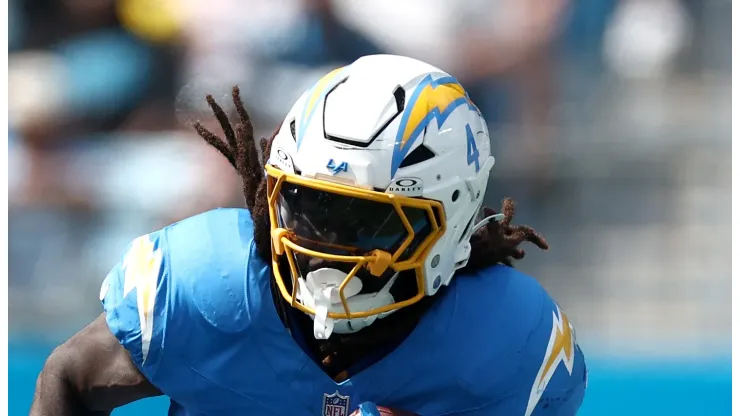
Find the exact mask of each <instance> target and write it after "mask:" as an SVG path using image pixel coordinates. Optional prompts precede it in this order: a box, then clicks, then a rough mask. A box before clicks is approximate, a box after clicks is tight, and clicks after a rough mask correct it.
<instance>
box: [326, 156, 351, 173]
mask: <svg viewBox="0 0 740 416" xmlns="http://www.w3.org/2000/svg"><path fill="white" fill-rule="evenodd" d="M326 167H327V169H329V170H331V172H332V174H333V175H336V174H337V173H339V172H346V171H347V169H349V165H348V164H347V162H341V163H338V164H337V163H336V162H334V159H329V163H327V164H326Z"/></svg>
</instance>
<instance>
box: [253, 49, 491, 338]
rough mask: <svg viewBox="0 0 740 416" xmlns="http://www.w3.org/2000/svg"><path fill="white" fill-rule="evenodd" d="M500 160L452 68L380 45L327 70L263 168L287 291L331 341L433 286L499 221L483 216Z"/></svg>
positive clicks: (277, 263) (276, 261)
mask: <svg viewBox="0 0 740 416" xmlns="http://www.w3.org/2000/svg"><path fill="white" fill-rule="evenodd" d="M493 163H494V158H493V156H491V151H490V143H489V136H488V129H487V127H486V122H485V120H484V119H483V117H482V116H481V114H480V112H479V110H478V108H477V107H476V106H475V105H474V104H473V103H472V102H471V101H470V98H469V97H468V95H467V93H466V92H465V90H464V89H463V87H462V86H461V85H460V84H459V83H458V82H457V80H455V78H453V77H452V76H450V75H449V74H447V73H445V72H444V71H442V70H440V69H438V68H435V67H434V66H432V65H429V64H426V63H424V62H420V61H417V60H415V59H411V58H406V57H401V56H391V55H374V56H366V57H363V58H360V59H358V60H357V61H355V62H354V63H352V64H351V65H348V66H346V67H343V68H338V69H336V70H334V71H332V72H330V73H328V74H327V75H325V76H324V77H323V78H321V79H320V80H319V81H318V82H317V83H316V84H315V85H314V86H313V87H312V88H310V89H309V90H307V91H306V92H305V93H303V95H302V96H301V97H300V98H299V99H298V101H297V102H296V103H295V105H293V108H292V109H291V110H290V112H289V113H288V116H287V117H286V118H285V121H284V122H283V124H282V126H281V128H280V132H279V133H278V135H277V136H276V137H275V140H274V142H273V144H272V148H271V152H270V155H269V159H268V161H267V165H266V167H265V169H266V173H267V179H268V203H269V213H270V224H271V228H272V232H271V235H272V252H273V261H272V267H273V274H274V276H275V279H276V281H277V286H278V288H279V290H280V292H281V294H282V296H283V297H284V298H285V299H286V300H287V301H288V302H290V304H291V306H293V307H295V308H297V309H299V310H301V311H303V312H305V313H307V314H309V315H310V316H312V317H313V319H314V335H315V336H316V338H319V339H323V338H327V337H329V335H331V333H332V332H337V333H351V332H356V331H358V330H360V329H362V328H364V327H366V326H368V325H370V324H372V323H373V322H374V321H375V320H376V319H378V318H383V317H385V316H387V315H388V314H390V313H392V312H394V311H396V310H398V309H400V308H403V307H406V306H409V305H412V304H414V303H416V302H418V301H419V300H421V299H422V297H424V296H430V295H434V294H435V293H436V292H437V291H438V290H439V288H440V287H441V286H443V285H447V284H449V282H450V280H451V279H452V276H453V275H454V273H455V270H457V269H459V268H461V267H463V266H465V264H466V263H467V261H468V258H469V256H470V243H469V240H470V236H471V234H472V233H473V231H474V230H475V229H477V228H479V227H480V226H482V225H483V224H484V223H485V222H487V221H488V220H490V218H486V219H481V218H480V216H479V215H478V214H479V212H480V211H481V203H482V201H483V195H484V193H485V190H486V184H487V182H488V173H489V171H490V169H491V167H492V166H493ZM476 220H478V222H477V223H476ZM288 273H290V277H288V276H287V274H288ZM284 274H285V276H284ZM401 287H403V288H401ZM394 288H395V289H394ZM398 288H401V289H398Z"/></svg>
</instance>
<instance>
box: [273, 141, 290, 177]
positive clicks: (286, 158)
mask: <svg viewBox="0 0 740 416" xmlns="http://www.w3.org/2000/svg"><path fill="white" fill-rule="evenodd" d="M273 155H274V156H276V157H270V162H271V163H272V164H273V165H276V166H277V167H279V168H280V169H282V170H284V171H286V172H291V173H295V168H294V167H293V159H291V157H290V155H289V154H288V152H286V151H285V150H284V149H281V148H279V147H278V148H277V149H275V152H274V153H273Z"/></svg>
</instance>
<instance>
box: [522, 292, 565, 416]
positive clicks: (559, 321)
mask: <svg viewBox="0 0 740 416" xmlns="http://www.w3.org/2000/svg"><path fill="white" fill-rule="evenodd" d="M573 338H574V337H573V327H572V326H571V324H570V322H569V321H568V317H567V316H565V313H563V311H562V310H560V308H559V307H556V310H555V311H553V312H552V332H551V333H550V341H549V342H548V344H547V350H546V351H545V357H544V359H543V360H542V365H541V366H540V370H539V372H538V373H537V377H535V380H534V384H533V385H532V390H531V391H530V393H529V402H528V403H527V411H526V413H525V416H529V415H531V414H532V412H533V411H534V408H535V406H537V402H539V400H540V397H542V393H543V392H544V391H545V389H546V388H547V384H548V383H549V382H550V379H551V378H552V376H553V374H555V370H557V368H558V365H559V364H560V363H561V362H562V363H563V364H564V365H565V368H566V370H568V374H572V373H573V361H574V351H575V341H574V339H573Z"/></svg>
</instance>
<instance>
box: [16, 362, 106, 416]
mask: <svg viewBox="0 0 740 416" xmlns="http://www.w3.org/2000/svg"><path fill="white" fill-rule="evenodd" d="M51 362H52V361H49V362H47V365H46V366H45V367H44V370H43V371H42V372H41V374H40V375H39V377H38V380H37V381H36V393H35V395H34V398H33V404H32V405H31V412H30V416H67V415H69V416H73V415H74V416H76V415H81V416H104V415H109V414H110V412H95V411H91V410H89V409H86V408H85V406H84V405H83V404H82V400H80V398H79V396H78V394H77V392H75V390H74V389H73V387H72V385H71V383H70V382H69V380H68V379H67V378H66V377H65V376H64V375H63V374H62V373H61V372H60V371H59V369H55V368H53V366H54V364H51Z"/></svg>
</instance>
